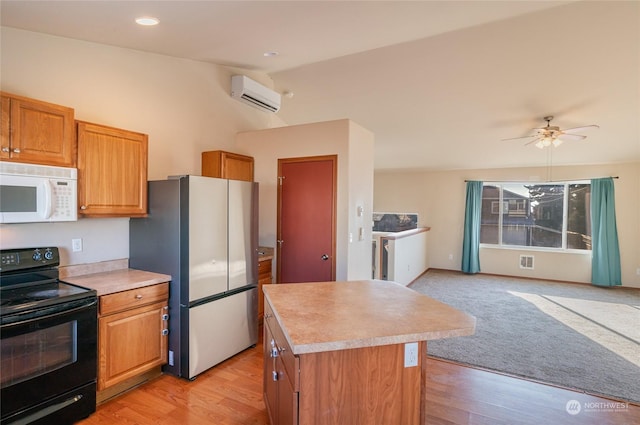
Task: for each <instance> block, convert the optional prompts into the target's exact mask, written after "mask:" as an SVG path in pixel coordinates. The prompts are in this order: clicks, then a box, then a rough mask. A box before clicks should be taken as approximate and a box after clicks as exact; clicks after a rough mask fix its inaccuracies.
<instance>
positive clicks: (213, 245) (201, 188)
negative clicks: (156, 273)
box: [189, 176, 228, 301]
mask: <svg viewBox="0 0 640 425" xmlns="http://www.w3.org/2000/svg"><path fill="white" fill-rule="evenodd" d="M227 191H228V186H227V180H223V179H214V178H208V177H199V176H189V301H195V300H199V299H201V298H204V297H207V296H210V295H215V294H219V293H221V292H224V291H226V290H227V270H228V269H227V268H228V262H227V258H228V256H227Z"/></svg>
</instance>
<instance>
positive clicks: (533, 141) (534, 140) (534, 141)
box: [524, 137, 540, 146]
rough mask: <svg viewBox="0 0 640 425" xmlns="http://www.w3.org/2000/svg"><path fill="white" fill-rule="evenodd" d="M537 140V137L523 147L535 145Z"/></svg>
mask: <svg viewBox="0 0 640 425" xmlns="http://www.w3.org/2000/svg"><path fill="white" fill-rule="evenodd" d="M538 140H540V138H539V137H538V138H536V139H533V140H532V141H530V142H527V143H525V144H524V145H525V146H529V145H530V144H532V143H536V142H537V141H538Z"/></svg>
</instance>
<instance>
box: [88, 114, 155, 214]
mask: <svg viewBox="0 0 640 425" xmlns="http://www.w3.org/2000/svg"><path fill="white" fill-rule="evenodd" d="M77 137H78V205H79V206H80V207H79V214H81V215H84V216H101V217H140V216H144V215H146V213H147V149H148V146H147V145H148V137H147V135H146V134H142V133H136V132H133V131H128V130H122V129H119V128H113V127H107V126H104V125H98V124H91V123H87V122H82V121H78V122H77Z"/></svg>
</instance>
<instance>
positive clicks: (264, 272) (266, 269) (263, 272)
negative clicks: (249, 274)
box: [258, 260, 271, 279]
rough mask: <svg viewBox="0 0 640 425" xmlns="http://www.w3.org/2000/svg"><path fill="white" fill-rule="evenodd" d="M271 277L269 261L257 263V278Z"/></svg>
mask: <svg viewBox="0 0 640 425" xmlns="http://www.w3.org/2000/svg"><path fill="white" fill-rule="evenodd" d="M264 277H271V260H263V261H258V278H259V279H262V278H264Z"/></svg>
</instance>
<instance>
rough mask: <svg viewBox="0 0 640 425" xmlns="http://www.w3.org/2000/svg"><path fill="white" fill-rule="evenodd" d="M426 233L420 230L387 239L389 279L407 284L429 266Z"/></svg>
mask: <svg viewBox="0 0 640 425" xmlns="http://www.w3.org/2000/svg"><path fill="white" fill-rule="evenodd" d="M428 234H429V232H420V233H414V234H411V235H408V236H404V237H396V238H393V239H389V256H388V266H387V275H388V278H389V280H393V281H394V282H398V283H400V284H402V285H405V286H407V285H408V284H410V283H411V282H413V281H414V280H415V279H416V278H418V276H420V275H421V274H422V273H424V272H425V271H426V270H427V269H428V268H429V265H428V261H427V258H428V256H427V250H428V238H427V236H428ZM396 236H398V235H396Z"/></svg>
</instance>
